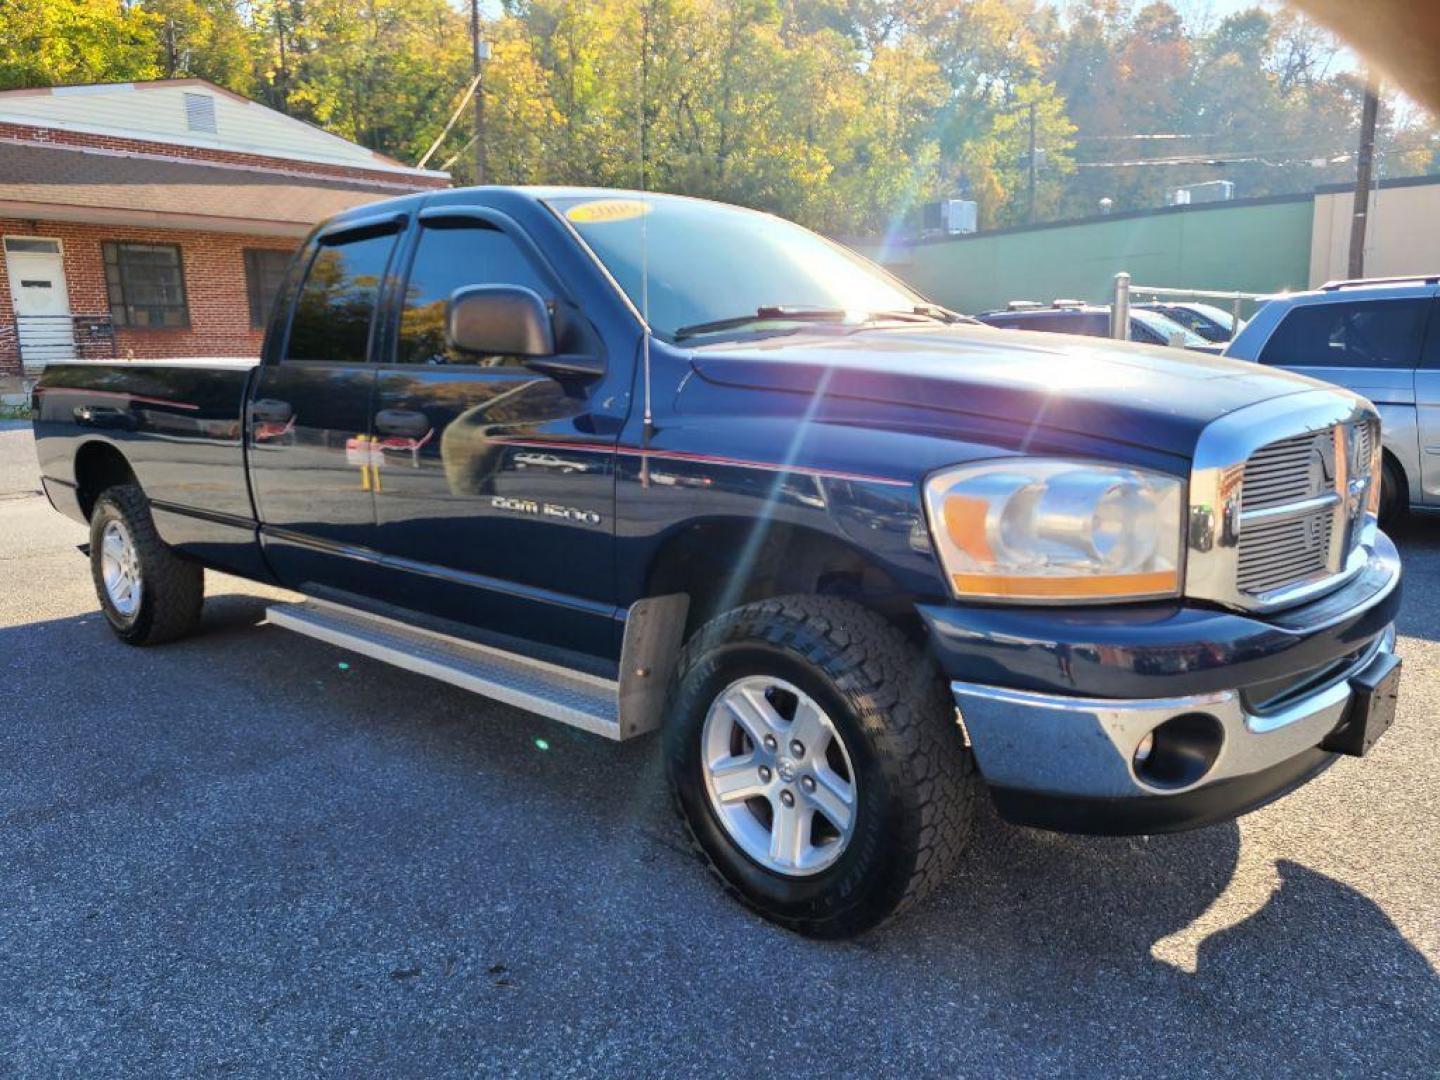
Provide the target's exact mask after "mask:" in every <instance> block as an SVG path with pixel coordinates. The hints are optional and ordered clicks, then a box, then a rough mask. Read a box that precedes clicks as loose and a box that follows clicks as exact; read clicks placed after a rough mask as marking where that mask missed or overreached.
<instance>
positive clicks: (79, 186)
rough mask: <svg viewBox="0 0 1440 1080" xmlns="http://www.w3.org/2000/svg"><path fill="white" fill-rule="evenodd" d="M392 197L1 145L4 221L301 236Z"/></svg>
mask: <svg viewBox="0 0 1440 1080" xmlns="http://www.w3.org/2000/svg"><path fill="white" fill-rule="evenodd" d="M397 193H398V192H397V191H396V189H395V188H394V187H391V186H382V185H378V184H366V183H365V182H363V181H348V180H342V179H338V178H337V179H330V178H326V177H316V176H303V175H293V176H292V175H285V174H282V173H276V172H273V171H269V170H262V169H253V168H245V167H227V166H221V165H209V164H200V163H195V162H181V161H175V160H170V159H164V158H155V157H144V156H137V155H127V154H117V153H107V152H103V151H93V150H77V149H73V148H69V147H64V148H62V147H50V146H35V145H30V144H24V143H0V217H22V218H37V219H45V220H68V221H87V222H97V223H111V224H131V225H148V226H151V227H157V226H158V227H162V228H163V227H170V228H190V229H211V230H216V231H221V232H245V233H266V234H271V235H303V234H304V233H306V232H308V231H309V229H310V227H311V226H312V225H314V224H315V223H316V222H318V221H322V220H324V219H325V218H328V217H330V216H331V215H333V214H337V213H339V212H340V211H342V210H346V209H348V208H350V207H352V206H358V205H360V204H361V203H367V202H373V201H375V200H377V199H383V198H387V197H389V196H393V195H395V194H397Z"/></svg>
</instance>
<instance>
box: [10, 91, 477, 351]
mask: <svg viewBox="0 0 1440 1080" xmlns="http://www.w3.org/2000/svg"><path fill="white" fill-rule="evenodd" d="M448 183H449V178H448V176H446V174H444V173H440V172H433V171H429V170H422V169H415V168H412V167H410V166H407V165H403V164H401V163H400V162H398V161H394V160H392V159H391V158H387V157H385V156H384V155H381V154H377V153H375V152H374V151H371V150H367V149H365V148H364V147H362V146H358V145H356V144H355V143H352V142H349V141H347V140H345V139H341V138H338V137H337V136H334V135H331V134H329V133H328V132H325V131H321V130H320V129H318V128H315V127H312V126H311V125H309V124H306V123H303V122H302V121H299V120H295V119H292V118H291V117H288V116H285V115H284V114H282V113H279V112H276V111H275V110H273V109H269V108H267V107H265V106H263V105H259V104H257V103H255V102H253V101H249V100H247V99H245V98H243V97H240V96H238V95H236V94H232V93H230V92H229V91H227V90H223V89H221V88H220V87H217V86H214V85H213V84H211V83H207V82H205V81H203V80H200V79H172V80H165V81H160V82H149V83H123V84H117V85H101V86H70V87H55V88H46V89H38V90H11V91H6V92H3V93H0V268H3V270H0V285H3V287H0V375H5V374H9V375H15V374H18V373H19V372H20V370H21V368H22V365H23V367H24V369H25V370H27V371H28V370H33V369H35V368H39V367H42V366H44V364H45V363H46V362H47V361H56V360H61V359H72V358H75V357H80V358H87V357H93V358H100V357H109V356H120V357H125V356H134V357H140V358H144V357H165V356H204V355H208V356H233V355H253V354H255V353H256V352H257V351H258V350H259V348H260V341H261V338H262V336H263V325H264V319H265V315H266V311H267V307H268V304H269V302H270V299H271V297H272V295H273V293H274V290H275V288H276V286H277V284H278V279H279V275H280V273H281V271H282V270H283V268H284V265H285V261H286V259H287V257H288V256H289V254H290V253H291V252H292V251H293V250H294V249H295V247H296V245H297V243H298V242H299V239H300V237H302V236H304V235H305V233H306V232H308V231H309V229H310V227H311V226H312V225H314V224H315V223H316V222H318V221H320V220H322V219H324V218H326V217H329V216H330V215H332V214H335V213H338V212H339V211H341V210H344V209H346V208H347V207H351V206H355V205H357V204H359V203H364V202H369V201H372V200H375V199H382V198H386V197H388V196H392V195H398V194H402V193H404V192H407V191H415V190H419V189H422V188H432V187H445V186H447V184H448Z"/></svg>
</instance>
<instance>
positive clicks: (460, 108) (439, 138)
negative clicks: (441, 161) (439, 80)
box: [415, 71, 480, 169]
mask: <svg viewBox="0 0 1440 1080" xmlns="http://www.w3.org/2000/svg"><path fill="white" fill-rule="evenodd" d="M479 83H480V72H478V71H477V72H476V73H475V77H474V78H473V79H471V80H470V85H469V86H467V87H466V88H465V96H464V97H462V98H461V99H460V104H459V105H456V106H455V111H454V112H453V113H451V114H450V119H449V120H447V121H445V127H444V128H442V129H441V131H440V134H439V135H436V136H435V141H434V142H433V143H431V144H430V149H429V150H426V151H425V156H424V157H422V158H421V159H420V161H419V163H418V164H417V165H416V166H415V167H416V168H417V169H423V168H424V167H425V163H426V162H427V161H429V160H430V158H431V156H432V155H433V154H434V153H435V151H436V150H439V149H440V144H441V143H442V142H444V141H445V136H446V135H449V134H450V129H451V128H452V127H454V126H455V121H456V120H458V119H460V114H461V113H462V112H464V111H465V106H466V105H469V104H470V96H471V95H472V94H474V93H475V87H476V86H477V85H479Z"/></svg>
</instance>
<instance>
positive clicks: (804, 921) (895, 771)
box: [664, 596, 979, 938]
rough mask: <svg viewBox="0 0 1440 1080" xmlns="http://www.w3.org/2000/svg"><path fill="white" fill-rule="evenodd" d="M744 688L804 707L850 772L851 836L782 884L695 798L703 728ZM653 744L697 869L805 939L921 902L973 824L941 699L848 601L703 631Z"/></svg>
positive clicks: (931, 679)
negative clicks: (783, 691)
mask: <svg viewBox="0 0 1440 1080" xmlns="http://www.w3.org/2000/svg"><path fill="white" fill-rule="evenodd" d="M751 676H767V677H772V678H776V679H782V680H784V681H786V682H787V683H789V684H791V685H793V686H795V687H798V688H799V689H800V690H802V691H803V692H804V693H805V694H807V695H808V696H809V697H810V698H811V699H813V700H814V702H815V703H817V704H818V705H819V706H820V707H821V708H822V709H824V710H825V712H826V713H827V715H828V717H829V719H830V721H831V723H832V724H833V727H834V729H835V732H836V734H837V735H838V736H839V737H840V738H841V740H842V741H843V743H844V747H845V750H846V752H847V753H848V755H849V758H850V760H851V762H853V767H854V772H855V781H856V798H855V802H856V817H855V825H854V833H853V835H852V836H851V837H850V839H849V840H848V842H847V844H846V845H845V847H844V849H843V851H842V853H841V854H840V855H839V857H838V858H837V859H836V860H835V861H834V863H833V865H830V866H828V867H827V868H826V869H824V870H822V871H820V872H819V873H814V874H811V875H808V876H790V875H785V874H781V873H777V872H775V871H774V870H773V869H770V868H767V867H766V866H764V865H762V863H760V862H758V861H756V860H755V859H754V858H752V857H750V856H749V855H747V854H746V853H745V851H744V850H743V849H742V848H741V847H740V846H739V845H737V843H736V842H735V840H734V839H732V837H731V834H730V833H729V832H727V830H726V828H725V826H724V825H723V823H722V822H721V820H720V818H719V816H718V815H717V812H716V810H715V808H714V803H713V801H712V799H711V797H710V796H709V795H708V794H707V791H706V782H705V772H704V769H705V765H704V762H703V753H704V752H703V748H702V732H703V730H704V725H705V722H706V717H707V715H708V714H709V711H710V709H711V707H712V704H713V703H714V702H716V700H717V697H718V696H719V695H721V694H722V693H724V692H725V690H726V688H727V687H730V686H732V685H733V684H734V683H735V681H736V680H739V679H745V678H749V677H751ZM664 742H665V750H664V752H665V759H666V768H667V773H668V776H669V781H670V788H671V793H672V796H673V798H674V801H675V805H676V808H677V810H678V812H679V814H680V817H681V820H682V821H683V822H684V824H685V828H686V830H687V832H688V834H689V836H690V839H691V841H692V843H693V846H694V848H695V850H696V851H697V852H698V854H699V855H700V857H701V858H702V859H703V861H704V862H705V863H706V865H707V866H708V867H709V869H710V870H711V871H712V872H713V873H714V874H715V875H716V877H718V878H719V880H720V881H721V883H722V884H723V885H724V886H725V888H726V889H727V890H729V891H730V892H731V893H732V894H733V895H735V896H736V897H738V898H739V899H740V900H741V901H742V902H743V903H745V904H747V905H748V906H750V907H751V908H753V909H754V910H756V911H757V912H759V913H760V914H761V915H763V916H764V917H765V918H767V919H770V920H771V921H773V922H776V923H778V924H780V925H781V926H784V927H786V928H788V929H790V930H793V931H796V932H798V933H801V934H806V935H809V936H812V937H823V938H843V937H852V936H854V935H856V934H860V933H863V932H865V931H866V930H869V929H871V928H872V927H875V926H877V925H879V924H880V923H881V922H883V921H885V920H886V919H888V918H890V917H891V916H893V915H895V914H897V913H899V912H900V911H903V910H904V909H905V908H907V907H909V906H910V905H912V904H914V903H915V902H916V901H918V900H920V899H921V898H923V897H924V896H926V895H927V894H929V893H930V892H931V891H932V890H934V889H935V888H936V886H938V885H939V884H941V883H942V882H943V881H945V880H946V878H947V877H948V876H949V874H950V872H951V870H952V869H953V868H954V866H955V864H956V862H957V860H958V859H959V857H960V855H961V853H962V851H963V850H964V847H965V844H966V841H967V840H968V838H969V834H970V830H971V828H972V825H973V819H974V814H975V793H976V789H977V787H978V784H979V780H978V777H977V776H976V774H975V765H974V758H973V755H972V754H971V752H970V750H969V748H968V747H966V746H965V743H964V737H963V734H962V732H961V729H960V727H959V725H958V723H957V721H956V712H955V706H954V703H953V701H952V700H951V697H950V693H949V690H948V687H947V686H946V685H945V682H944V680H943V679H942V678H941V676H940V673H939V671H938V670H937V669H936V667H935V664H934V662H933V660H932V659H931V658H930V657H929V656H928V655H927V654H926V653H925V652H924V651H923V650H922V649H920V648H917V647H916V646H914V645H912V644H911V643H910V642H909V641H907V640H906V638H905V636H904V635H903V634H902V633H901V632H900V631H899V630H898V629H897V628H896V627H894V626H893V625H891V624H890V623H888V622H887V621H886V620H885V619H883V618H882V617H881V616H879V615H877V614H875V613H874V612H872V611H869V610H868V609H866V608H864V607H861V606H860V605H859V604H856V603H854V602H851V601H848V600H842V599H837V598H832V597H817V596H788V597H781V598H778V599H773V600H763V601H759V602H756V603H752V604H747V605H746V606H744V607H741V608H738V609H736V610H734V611H731V612H728V613H726V614H723V615H720V616H718V617H717V618H715V619H713V620H712V621H710V622H709V623H707V624H706V625H705V626H703V627H701V629H700V630H699V631H697V632H696V634H695V635H694V637H693V638H692V639H691V640H690V642H689V643H688V644H687V645H686V647H685V649H684V652H683V654H682V656H681V659H680V662H679V664H678V665H677V669H676V674H675V681H674V683H673V685H672V687H671V693H670V698H669V706H668V711H667V717H666V723H665V732H664Z"/></svg>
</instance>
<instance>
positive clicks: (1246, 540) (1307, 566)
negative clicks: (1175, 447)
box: [1185, 390, 1380, 611]
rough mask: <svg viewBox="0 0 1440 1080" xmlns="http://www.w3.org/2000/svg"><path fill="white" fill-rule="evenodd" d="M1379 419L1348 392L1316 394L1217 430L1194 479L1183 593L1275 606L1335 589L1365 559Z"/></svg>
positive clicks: (1266, 404) (1200, 448)
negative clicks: (1368, 507)
mask: <svg viewBox="0 0 1440 1080" xmlns="http://www.w3.org/2000/svg"><path fill="white" fill-rule="evenodd" d="M1379 424H1380V421H1379V417H1378V416H1377V415H1376V413H1375V411H1374V408H1373V407H1372V406H1371V405H1369V404H1368V403H1367V402H1365V401H1364V400H1362V399H1361V398H1359V397H1356V396H1355V395H1353V394H1349V393H1347V392H1345V391H1341V390H1310V391H1304V392H1301V393H1298V394H1291V395H1288V396H1286V397H1281V398H1273V399H1271V400H1269V401H1263V402H1260V403H1258V404H1256V405H1251V406H1248V407H1246V408H1243V409H1239V410H1237V411H1235V412H1233V413H1229V414H1228V415H1226V416H1223V417H1221V418H1220V419H1219V420H1216V421H1215V422H1214V423H1212V424H1210V425H1209V427H1207V428H1206V429H1205V430H1204V431H1203V432H1201V435H1200V439H1199V441H1198V443H1197V444H1196V448H1195V460H1194V463H1193V466H1192V470H1191V474H1190V493H1189V504H1190V505H1189V522H1188V528H1187V533H1186V568H1185V593H1186V595H1187V596H1191V597H1194V598H1196V599H1203V600H1211V601H1214V602H1216V603H1219V604H1224V605H1225V606H1227V607H1233V608H1239V609H1241V610H1246V611H1269V610H1273V609H1277V608H1282V607H1286V606H1289V605H1291V604H1297V603H1300V602H1301V601H1304V600H1307V599H1310V598H1311V597H1314V596H1318V595H1320V594H1322V593H1325V592H1328V591H1330V590H1331V589H1334V588H1336V587H1337V586H1339V585H1341V584H1343V583H1344V582H1345V581H1346V580H1347V579H1348V578H1349V577H1350V576H1352V575H1353V574H1355V573H1357V572H1359V570H1360V569H1361V568H1362V567H1363V566H1364V565H1365V562H1366V560H1367V559H1368V557H1369V554H1368V550H1367V549H1368V548H1369V547H1370V545H1371V542H1372V540H1373V536H1374V531H1375V520H1374V518H1373V516H1372V515H1371V514H1370V513H1369V512H1368V510H1367V506H1368V503H1369V501H1370V496H1371V486H1372V485H1373V484H1375V483H1377V482H1378V480H1377V479H1376V478H1377V477H1378V470H1379V464H1380V462H1379V455H1380V439H1379Z"/></svg>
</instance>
